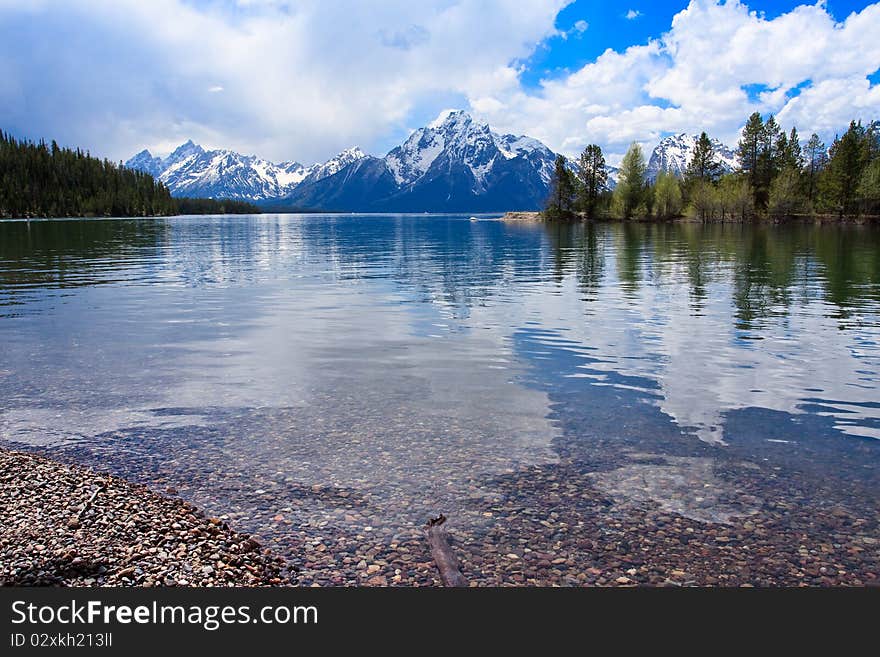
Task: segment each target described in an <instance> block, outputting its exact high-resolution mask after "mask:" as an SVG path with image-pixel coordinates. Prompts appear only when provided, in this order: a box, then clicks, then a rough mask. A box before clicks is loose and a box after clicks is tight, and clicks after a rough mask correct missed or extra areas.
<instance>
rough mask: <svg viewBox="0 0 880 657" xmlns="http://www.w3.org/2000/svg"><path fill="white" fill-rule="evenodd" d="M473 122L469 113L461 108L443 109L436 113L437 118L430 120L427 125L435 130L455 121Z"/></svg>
mask: <svg viewBox="0 0 880 657" xmlns="http://www.w3.org/2000/svg"><path fill="white" fill-rule="evenodd" d="M470 122H473V119H472V118H471V115H470V114H468V113H467V112H465V111H464V110H463V109H445V110H443V111H442V112H440V113H439V114H438V115H437V118H436V119H434V120H433V121H431V122H430V123H429V124H428V126H427V127H429V128H432V129H434V130H436V129H437V128H441V127H443V126H444V125H452V124H455V123H470Z"/></svg>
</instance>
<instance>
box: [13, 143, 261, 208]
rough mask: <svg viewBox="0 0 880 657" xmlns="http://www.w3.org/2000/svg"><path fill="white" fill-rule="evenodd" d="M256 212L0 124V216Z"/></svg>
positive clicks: (235, 202) (233, 202)
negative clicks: (178, 189)
mask: <svg viewBox="0 0 880 657" xmlns="http://www.w3.org/2000/svg"><path fill="white" fill-rule="evenodd" d="M256 212H259V209H258V208H257V207H255V206H253V205H251V204H249V203H244V202H242V201H230V200H225V199H222V200H215V199H178V198H173V197H172V196H171V193H170V192H169V191H168V188H167V187H165V185H163V184H162V183H161V182H158V181H156V180H154V179H153V177H152V176H151V175H149V174H146V173H143V172H141V171H135V170H133V169H127V168H125V167H124V166H122V164H121V163H119V164H115V163H113V162H110V161H109V160H106V159H104V160H101V159H98V158H95V157H92V156H91V155H90V154H89V153H88V152H83V151H82V150H80V149H78V148H77V149H75V150H74V149H70V148H61V147H59V146H58V144H57V143H55V141H52V143H51V144H49V145H47V144H46V143H45V142H43V141H40V142H39V143H34V142H31V141H27V140H18V139H15V138H14V137H12V136H11V135H8V134H6V133H4V132H3V131H2V130H0V218H3V217H7V218H8V217H62V216H66V217H87V216H107V217H111V216H118V217H143V216H156V215H174V214H203V213H205V214H207V213H212V214H224V213H256Z"/></svg>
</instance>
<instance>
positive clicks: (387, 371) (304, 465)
mask: <svg viewBox="0 0 880 657" xmlns="http://www.w3.org/2000/svg"><path fill="white" fill-rule="evenodd" d="M878 341H880V229H878V228H876V227H870V226H851V225H848V226H814V225H793V226H743V225H709V226H702V225H693V224H682V225H672V224H669V225H644V224H636V225H623V224H599V225H589V226H555V227H548V226H541V225H519V224H505V223H503V222H500V221H497V220H495V219H493V218H491V217H481V218H480V220H479V221H470V220H469V219H468V217H459V216H426V215H419V216H354V215H305V216H298V215H261V216H242V217H185V218H184V217H181V218H170V219H143V220H127V219H126V220H58V221H39V222H30V223H26V222H3V223H0V439H2V440H3V441H5V442H6V443H7V444H13V445H17V446H24V447H27V448H35V449H46V450H49V451H51V452H53V453H55V454H57V455H59V456H60V457H64V458H70V459H73V460H79V461H82V462H86V463H89V464H92V465H95V464H97V465H100V466H101V467H103V468H106V469H110V470H112V471H114V472H118V473H120V474H124V475H125V476H128V477H130V478H133V479H136V480H140V481H144V482H147V483H151V484H153V485H156V486H159V487H164V486H166V485H167V486H173V487H174V488H176V489H178V490H179V491H180V492H181V494H182V495H184V496H186V497H188V498H190V499H192V500H193V501H194V502H196V503H198V504H200V505H201V506H203V507H205V508H206V509H207V510H208V511H209V512H211V513H214V514H218V515H219V514H224V515H225V517H228V518H229V519H230V521H232V522H233V523H234V524H235V526H237V527H240V528H242V529H246V530H249V531H254V532H257V533H258V534H259V535H260V536H263V537H265V538H266V539H267V540H270V541H274V542H275V543H277V544H278V545H279V546H281V549H282V550H288V551H289V552H291V553H292V554H296V553H297V552H298V551H300V550H301V548H302V547H303V544H304V543H306V544H312V543H313V544H315V545H317V544H318V543H321V542H322V541H325V539H326V535H327V534H331V533H336V534H346V535H350V536H353V537H355V538H354V539H353V540H355V541H356V542H360V543H363V542H371V541H372V542H376V543H378V544H384V543H393V542H395V541H402V540H404V538H405V537H406V536H410V535H414V533H413V532H415V531H416V530H417V529H418V527H419V526H420V525H421V524H422V523H423V522H424V521H425V519H426V518H427V517H428V515H431V514H436V513H438V512H441V511H442V512H444V513H446V514H447V515H450V516H453V517H455V518H456V519H457V521H458V523H459V527H460V528H461V530H462V531H463V532H466V533H468V535H469V536H471V535H472V536H475V537H483V538H482V539H481V540H488V539H486V538H485V537H486V536H491V535H492V532H493V531H494V529H497V527H496V525H497V523H498V517H497V516H498V512H497V511H496V512H493V511H491V509H492V508H493V507H492V505H493V504H495V505H497V504H500V503H501V502H503V501H505V500H508V501H509V499H510V497H511V494H512V493H511V491H510V490H509V488H505V486H504V485H502V484H499V481H502V480H503V478H505V477H516V476H523V474H524V473H528V472H530V471H534V472H546V471H549V470H546V469H547V468H549V469H551V470H552V469H554V468H555V469H556V470H555V471H557V472H559V471H560V468H568V467H573V468H574V472H575V473H576V474H577V476H580V475H583V476H585V477H588V479H585V480H584V481H586V482H588V485H590V486H593V487H595V490H596V491H599V493H600V494H601V495H604V496H606V497H607V499H608V500H610V501H611V503H613V504H616V505H624V506H626V508H636V507H637V508H642V507H645V506H646V505H647V506H648V507H652V508H657V509H659V510H660V511H662V512H664V513H674V514H678V515H681V516H683V517H685V518H688V519H689V520H691V521H694V522H699V523H707V524H719V525H724V524H726V523H727V524H729V523H731V522H735V521H738V522H742V519H744V518H748V517H750V516H752V515H755V514H758V513H759V512H760V511H761V509H762V508H763V506H764V505H765V504H766V503H767V499H768V497H769V498H772V497H773V496H774V492H773V485H774V484H773V481H771V480H775V479H776V477H777V475H778V476H779V477H780V478H790V479H792V480H795V481H797V482H798V486H799V488H798V490H799V491H801V492H800V493H798V494H799V495H807V498H805V499H806V503H808V504H810V505H815V506H816V508H822V507H823V506H828V505H839V504H841V503H844V502H846V500H847V499H848V498H846V497H843V498H839V499H838V498H835V499H832V497H833V496H834V495H844V493H845V494H846V495H847V496H849V498H856V497H858V498H859V500H858V503H859V504H860V505H862V507H861V510H864V509H865V508H867V510H868V515H869V516H870V517H869V518H868V520H867V521H870V522H876V520H877V516H876V509H877V506H876V501H877V492H878V490H880V478H878V467H877V466H878V463H880V458H878V457H880V449H878V447H880V442H878V439H880V393H878V382H880V346H878ZM722 464H732V465H731V466H730V467H734V465H735V466H736V467H737V468H739V467H747V466H750V467H752V468H753V469H754V468H762V469H763V470H762V473H763V474H762V475H761V477H760V478H757V477H756V479H758V480H760V481H765V482H766V486H767V490H763V491H762V490H753V489H751V488H749V487H748V486H746V485H745V484H744V483H743V482H740V481H738V477H739V476H740V475H737V474H735V473H727V474H725V475H723V476H722V475H721V474H719V473H720V472H721V470H722V469H723V468H722ZM725 467H726V466H725ZM534 468H537V470H530V469H534ZM743 472H747V471H745V470H744V471H743ZM768 472H769V473H771V474H770V475H767V474H766V473H768ZM499 478H500V479H499ZM695 487H696V488H697V489H698V488H703V489H705V494H703V495H701V494H697V493H698V492H699V491H697V492H694V491H695ZM835 487H836V490H838V493H829V492H827V491H828V490H833V489H835ZM746 489H748V490H746ZM804 491H806V492H804ZM814 493H815V494H814ZM829 495H831V496H832V497H829ZM841 500H843V501H841ZM802 501H803V500H802ZM627 505H628V506H627ZM620 508H623V506H621V507H620ZM487 509H489V510H488V511H487ZM872 514H873V515H872ZM857 515H858V514H857ZM861 515H862V516H864V515H865V513H863V512H862V513H861ZM863 520H864V518H863ZM867 521H866V522H867ZM493 528H494V529H493ZM357 537H359V538H357ZM374 537H375V538H374ZM475 540H476V539H475ZM499 540H501V539H499ZM310 542H311V543H310Z"/></svg>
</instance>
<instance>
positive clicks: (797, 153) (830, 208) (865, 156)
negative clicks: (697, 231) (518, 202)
mask: <svg viewBox="0 0 880 657" xmlns="http://www.w3.org/2000/svg"><path fill="white" fill-rule="evenodd" d="M736 154H737V160H738V167H737V169H736V170H735V171H733V172H727V173H726V172H724V170H723V168H722V165H721V163H720V161H719V158H718V154H717V153H716V152H715V148H714V146H713V143H712V140H711V139H710V138H709V136H708V135H707V134H706V133H705V132H703V133H701V134H700V136H699V138H698V139H697V143H696V146H695V148H694V151H693V153H692V154H691V159H690V161H689V162H688V165H687V168H686V171H685V172H684V175H683V176H682V177H681V178H680V179H679V178H678V177H676V176H674V175H673V174H671V173H668V172H666V171H661V172H660V173H659V174H658V175H657V177H656V179H655V180H653V181H651V180H649V179H648V176H647V163H646V161H645V155H644V152H643V151H642V148H641V146H639V145H638V144H637V143H633V144H632V145H631V146H630V148H629V150H628V151H627V152H626V154H625V155H624V157H623V160H622V161H621V164H620V169H619V172H618V181H617V185H616V186H615V187H614V189H613V190H612V189H611V188H610V187H611V186H610V185H609V179H608V174H607V169H606V166H605V158H604V156H603V154H602V149H601V148H600V147H599V146H598V145H596V144H590V145H589V146H587V147H586V148H585V149H584V151H583V153H582V154H581V155H580V157H579V158H578V159H577V161H576V162H574V163H569V162H568V161H567V160H566V158H565V157H563V156H561V155H560V156H558V157H557V158H556V163H555V167H554V172H553V177H552V181H551V194H550V196H549V198H548V200H547V204H546V207H545V210H544V214H545V216H546V217H547V218H550V219H571V218H576V217H578V216H585V217H586V218H588V219H593V218H597V217H606V218H622V219H631V218H633V217H645V218H657V219H668V218H673V217H679V216H682V215H683V214H688V215H690V216H693V217H696V218H698V219H701V220H704V221H716V220H721V221H725V220H742V219H749V218H753V217H760V216H767V217H772V218H781V217H786V216H796V215H810V214H817V213H818V214H835V215H837V216H839V217H843V216H858V215H876V214H880V121H871V122H870V123H868V124H867V125H862V123H861V121H852V122H850V125H849V128H848V129H847V131H846V132H845V133H844V134H843V135H839V136H837V137H835V139H834V141H833V143H832V144H831V146H830V147H826V145H825V144H824V143H823V142H822V140H821V139H820V138H819V136H818V135H816V134H813V135H811V136H810V138H809V140H808V141H807V142H806V144H802V143H801V139H800V136H799V135H798V131H797V128H796V127H793V128H792V129H791V130H790V131H789V132H788V133H786V132H785V131H784V130H783V129H782V128H781V126H780V125H779V124H778V123H777V121H776V119H775V117H774V116H773V115H770V116H769V117H768V118H767V119H766V120H764V118H763V117H762V116H761V114H760V113H758V112H755V113H753V114H752V115H751V116H750V117H749V118H748V120H747V121H746V124H745V127H744V128H743V131H742V135H741V139H740V141H739V143H738V145H737V150H736Z"/></svg>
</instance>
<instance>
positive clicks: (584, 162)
mask: <svg viewBox="0 0 880 657" xmlns="http://www.w3.org/2000/svg"><path fill="white" fill-rule="evenodd" d="M577 177H578V182H579V185H578V190H577V191H578V207H579V209H580V210H581V211H583V212H585V213H586V215H587V218H588V219H593V217H594V216H595V213H596V206H597V204H598V202H599V198H600V196H601V194H602V192H604V191H605V190H606V189H607V188H608V172H607V171H606V169H605V156H604V155H602V149H601V148H600V147H599V146H598V145H596V144H590V145H589V146H587V147H586V148H585V149H584V152H583V153H581V156H580V158H578V173H577Z"/></svg>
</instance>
